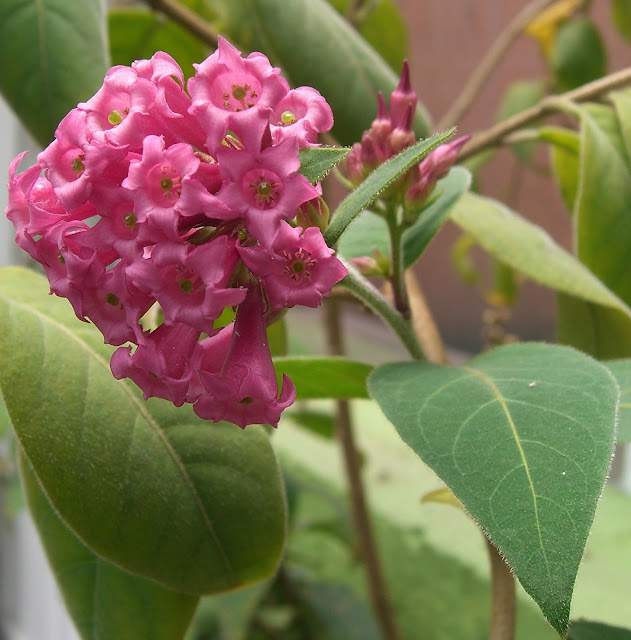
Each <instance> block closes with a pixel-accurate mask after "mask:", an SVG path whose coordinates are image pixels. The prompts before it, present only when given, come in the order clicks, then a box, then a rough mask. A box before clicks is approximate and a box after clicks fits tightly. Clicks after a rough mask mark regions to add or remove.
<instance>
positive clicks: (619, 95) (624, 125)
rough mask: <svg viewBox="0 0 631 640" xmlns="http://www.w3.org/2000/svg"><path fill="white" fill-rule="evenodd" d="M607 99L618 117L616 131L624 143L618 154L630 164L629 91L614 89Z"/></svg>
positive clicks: (630, 121) (630, 115) (630, 95)
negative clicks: (622, 151)
mask: <svg viewBox="0 0 631 640" xmlns="http://www.w3.org/2000/svg"><path fill="white" fill-rule="evenodd" d="M609 99H610V100H611V102H613V104H614V107H615V109H616V116H617V118H618V129H617V131H618V133H619V135H620V136H621V138H622V141H623V145H624V153H621V154H620V155H621V157H622V158H625V159H627V161H629V164H631V160H630V159H631V91H629V90H626V91H615V92H614V93H611V94H609Z"/></svg>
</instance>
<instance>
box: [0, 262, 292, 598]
mask: <svg viewBox="0 0 631 640" xmlns="http://www.w3.org/2000/svg"><path fill="white" fill-rule="evenodd" d="M47 292H48V283H47V282H46V280H45V279H44V278H42V277H41V276H39V275H36V274H34V273H33V272H31V271H28V270H25V269H17V268H6V269H3V270H2V271H1V272H0V335H2V336H3V340H2V341H1V343H0V386H1V388H2V394H3V396H4V398H5V400H6V405H7V410H8V412H9V416H10V418H11V422H12V424H13V426H14V429H15V432H16V434H17V436H18V439H19V441H20V444H21V445H22V447H23V448H24V450H25V452H26V455H27V457H28V459H29V461H30V462H31V465H32V467H33V470H34V471H35V474H36V475H37V478H38V480H39V481H40V483H41V485H42V486H43V488H44V490H45V492H46V494H47V496H48V498H49V499H50V501H51V503H52V505H53V506H54V508H55V510H56V511H57V512H58V513H59V514H60V516H61V517H62V518H63V520H64V522H65V523H66V524H67V525H68V526H69V528H70V529H71V530H72V531H73V532H74V533H75V534H76V535H77V536H78V537H79V538H80V539H81V540H82V542H83V543H84V544H86V546H88V547H89V548H90V549H91V550H92V551H93V552H95V553H96V554H98V555H99V556H101V557H103V558H105V559H107V560H109V561H111V562H113V563H115V564H117V565H119V566H121V567H123V568H125V569H126V570H129V571H130V572H132V573H137V574H139V575H142V576H143V577H146V578H150V579H153V580H155V581H157V582H159V583H161V584H162V585H164V586H166V587H168V588H170V589H173V590H176V591H184V592H187V593H215V592H221V591H224V590H227V589H231V588H235V587H237V586H241V585H245V584H249V583H252V582H255V581H257V580H261V579H263V578H265V577H267V576H269V575H270V574H271V573H272V572H273V571H274V570H275V568H276V564H277V562H278V559H279V556H280V553H281V550H282V548H283V544H284V538H285V502H284V491H283V486H282V479H281V476H280V473H279V469H278V466H277V463H276V459H275V456H274V453H273V451H272V449H271V446H270V444H269V440H268V438H267V436H266V434H265V431H264V429H262V428H260V427H250V428H248V429H247V430H245V431H242V430H241V429H239V428H238V427H235V426H234V425H228V424H225V423H224V424H218V425H214V424H212V423H208V422H205V421H203V420H201V419H199V418H197V417H196V416H195V415H194V414H193V412H192V410H191V408H190V407H183V408H180V409H177V408H175V407H173V406H172V405H170V404H169V403H167V402H164V401H162V400H157V399H152V400H150V401H148V402H144V401H143V400H142V399H141V397H140V395H139V393H138V390H137V389H136V388H135V387H134V386H133V385H132V384H130V383H129V382H128V381H116V380H114V378H113V377H112V375H111V373H110V369H109V362H108V356H109V354H110V352H111V348H110V347H104V346H103V344H102V337H101V335H100V334H99V333H98V332H97V331H96V330H95V329H94V328H93V327H92V326H90V325H87V324H83V323H80V322H78V321H77V319H76V318H75V316H74V313H73V312H72V310H71V308H70V306H69V305H68V303H67V302H66V301H65V300H61V299H58V298H55V297H52V296H49V295H48V294H47ZM252 531H256V532H257V544H252V535H251V532H252Z"/></svg>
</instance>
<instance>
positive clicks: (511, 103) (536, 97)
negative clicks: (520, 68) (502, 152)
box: [497, 80, 545, 162]
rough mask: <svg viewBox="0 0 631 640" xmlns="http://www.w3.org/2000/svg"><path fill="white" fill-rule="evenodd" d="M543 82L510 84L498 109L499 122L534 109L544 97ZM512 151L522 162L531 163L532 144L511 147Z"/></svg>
mask: <svg viewBox="0 0 631 640" xmlns="http://www.w3.org/2000/svg"><path fill="white" fill-rule="evenodd" d="M544 89H545V86H544V83H543V81H542V80H517V81H516V82H513V83H512V84H510V85H509V86H508V87H507V89H506V91H505V92H504V95H503V96H502V101H501V102H500V106H499V109H498V114H497V120H498V121H500V122H501V121H502V120H508V118H510V117H512V116H514V115H515V114H516V113H519V112H520V111H525V110H526V109H529V108H530V107H534V106H535V105H536V104H537V103H538V102H539V101H540V100H541V98H543V96H544ZM511 149H512V151H513V152H514V153H515V155H516V156H517V157H518V158H519V159H520V160H521V161H522V162H529V161H530V158H531V156H532V154H533V151H534V144H533V143H532V142H520V143H519V144H515V145H512V146H511Z"/></svg>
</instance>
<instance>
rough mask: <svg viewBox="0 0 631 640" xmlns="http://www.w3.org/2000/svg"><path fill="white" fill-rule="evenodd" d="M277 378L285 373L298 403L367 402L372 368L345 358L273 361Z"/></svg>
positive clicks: (306, 358)
mask: <svg viewBox="0 0 631 640" xmlns="http://www.w3.org/2000/svg"><path fill="white" fill-rule="evenodd" d="M274 366H275V367H276V371H277V375H278V376H279V377H280V376H281V375H282V373H286V374H287V375H288V376H289V377H290V378H291V381H292V382H293V383H294V384H295V385H296V396H297V398H298V399H299V400H306V399H309V398H367V397H368V392H367V391H366V378H368V375H369V374H370V372H371V371H372V370H373V367H372V366H371V365H369V364H364V363H363V362H357V361H356V360H349V359H347V358H334V357H328V358H327V357H308V356H304V357H302V356H298V357H296V356H286V357H279V358H274Z"/></svg>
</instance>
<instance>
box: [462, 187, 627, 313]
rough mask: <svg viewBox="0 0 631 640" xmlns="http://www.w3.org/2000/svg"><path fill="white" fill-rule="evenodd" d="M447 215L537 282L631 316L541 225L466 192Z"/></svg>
mask: <svg viewBox="0 0 631 640" xmlns="http://www.w3.org/2000/svg"><path fill="white" fill-rule="evenodd" d="M451 219H452V220H453V222H455V223H456V224H457V225H458V226H459V227H460V228H461V229H463V231H465V232H466V233H468V234H469V235H470V236H472V237H473V238H475V240H476V242H477V243H478V244H479V245H480V246H481V247H483V248H484V249H485V250H486V251H488V252H489V253H490V254H491V255H493V256H494V257H496V258H497V259H498V260H500V261H501V262H505V263H506V264H508V265H510V266H511V267H513V268H514V269H516V270H517V271H519V272H521V273H523V274H524V275H526V276H528V277H529V278H532V280H534V281H535V282H539V283H541V284H543V285H545V286H547V287H550V288H551V289H555V290H556V291H561V292H564V293H568V294H571V295H574V296H577V297H579V298H582V299H583V300H588V301H590V302H595V303H597V304H600V305H603V306H606V307H611V308H612V309H618V310H620V311H622V312H623V313H624V314H627V315H631V310H629V308H628V307H627V306H626V305H625V304H624V302H623V301H622V300H620V299H619V298H618V297H617V296H616V295H615V294H614V293H612V292H611V291H610V290H609V289H607V287H606V286H605V285H604V284H603V283H602V282H600V280H598V278H596V277H595V276H594V274H593V273H591V272H590V271H589V269H587V268H586V267H585V266H584V265H582V264H581V263H580V262H579V261H578V260H577V259H576V258H574V257H573V256H572V255H571V254H570V253H568V252H567V251H565V250H564V249H563V248H562V247H560V246H559V245H558V244H556V243H555V242H554V240H552V238H551V237H550V236H549V235H548V234H547V233H546V232H545V231H544V230H543V229H541V227H538V226H537V225H534V224H532V223H531V222H528V221H527V220H525V219H524V218H522V217H521V216H519V215H518V214H516V213H515V212H513V211H511V210H510V209H509V208H508V207H506V206H505V205H504V204H502V203H501V202H498V201H497V200H493V199H492V198H486V197H484V196H479V195H476V194H473V193H466V194H464V195H463V196H462V198H461V199H460V200H459V201H458V202H457V203H456V206H455V207H454V208H453V209H452V210H451Z"/></svg>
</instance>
